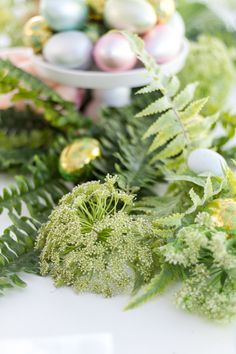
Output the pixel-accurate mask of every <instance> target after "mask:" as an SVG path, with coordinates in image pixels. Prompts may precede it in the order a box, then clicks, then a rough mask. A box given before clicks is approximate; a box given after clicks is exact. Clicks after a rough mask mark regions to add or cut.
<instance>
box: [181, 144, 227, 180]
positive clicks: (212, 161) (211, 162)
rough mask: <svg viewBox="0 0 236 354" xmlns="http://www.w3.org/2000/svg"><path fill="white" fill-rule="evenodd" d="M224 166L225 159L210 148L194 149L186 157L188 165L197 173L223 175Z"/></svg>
mask: <svg viewBox="0 0 236 354" xmlns="http://www.w3.org/2000/svg"><path fill="white" fill-rule="evenodd" d="M226 166H227V164H226V161H225V159H224V158H223V157H222V156H221V155H220V154H218V153H217V152H215V151H213V150H210V149H196V150H194V151H192V152H191V154H190V155H189V157H188V167H189V168H190V170H191V171H193V172H194V173H197V174H204V173H211V174H212V175H214V176H219V177H223V176H224V168H225V167H226Z"/></svg>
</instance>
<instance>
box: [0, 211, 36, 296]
mask: <svg viewBox="0 0 236 354" xmlns="http://www.w3.org/2000/svg"><path fill="white" fill-rule="evenodd" d="M9 216H10V218H11V220H12V221H13V225H12V226H10V227H8V228H7V229H6V230H5V231H4V232H3V234H2V235H1V236H0V294H3V293H4V292H5V291H6V289H9V288H13V287H25V286H26V284H25V282H24V281H23V280H22V279H21V278H20V277H19V276H18V274H19V273H20V272H26V273H32V274H39V259H38V251H36V250H35V249H34V244H35V240H36V237H37V234H38V229H39V227H40V226H41V224H40V223H38V222H37V221H35V220H33V219H30V218H26V217H21V218H20V217H18V216H16V215H14V214H12V213H10V214H9Z"/></svg>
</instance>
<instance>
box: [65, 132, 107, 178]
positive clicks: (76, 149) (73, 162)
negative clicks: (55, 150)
mask: <svg viewBox="0 0 236 354" xmlns="http://www.w3.org/2000/svg"><path fill="white" fill-rule="evenodd" d="M100 156H101V149H100V144H99V142H98V141H97V140H96V139H93V138H80V139H77V140H75V141H74V142H73V143H71V144H70V145H68V146H66V147H65V149H64V150H63V151H62V153H61V156H60V161H59V169H60V172H61V174H62V176H63V177H64V178H65V179H68V180H73V179H74V178H76V177H79V176H81V175H82V174H83V173H84V172H85V171H86V169H87V168H88V167H89V165H90V163H91V162H92V161H93V160H95V159H97V158H98V157H100Z"/></svg>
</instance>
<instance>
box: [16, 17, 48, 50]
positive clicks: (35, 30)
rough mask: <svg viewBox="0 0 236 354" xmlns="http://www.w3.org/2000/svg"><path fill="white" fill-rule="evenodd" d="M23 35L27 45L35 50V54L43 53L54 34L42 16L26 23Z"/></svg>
mask: <svg viewBox="0 0 236 354" xmlns="http://www.w3.org/2000/svg"><path fill="white" fill-rule="evenodd" d="M23 33H24V43H25V45H26V46H27V47H31V48H33V50H34V52H35V53H40V52H41V50H42V48H43V46H44V44H45V43H46V42H47V41H48V40H49V38H50V37H51V36H52V34H53V33H52V31H51V29H50V28H49V27H48V25H47V23H46V22H45V20H44V18H43V17H42V16H34V17H32V18H31V19H30V20H29V21H28V22H26V24H25V26H24V30H23Z"/></svg>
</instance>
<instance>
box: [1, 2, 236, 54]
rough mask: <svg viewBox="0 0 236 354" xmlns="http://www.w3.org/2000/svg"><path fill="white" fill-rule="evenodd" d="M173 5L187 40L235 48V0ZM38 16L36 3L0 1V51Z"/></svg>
mask: <svg viewBox="0 0 236 354" xmlns="http://www.w3.org/2000/svg"><path fill="white" fill-rule="evenodd" d="M176 4H177V8H178V11H179V12H180V13H181V14H182V16H183V17H184V20H185V23H186V26H187V35H188V37H189V38H190V39H196V37H198V36H199V34H201V33H205V34H211V35H214V36H217V37H220V38H221V39H223V40H224V42H225V43H226V44H228V45H232V46H234V45H235V43H236V33H235V31H236V1H235V0H177V1H176ZM37 13H38V0H0V14H1V16H0V48H4V47H9V46H21V45H23V43H22V29H23V25H24V23H25V22H26V21H27V19H28V18H30V17H32V16H33V15H34V14H37Z"/></svg>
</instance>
